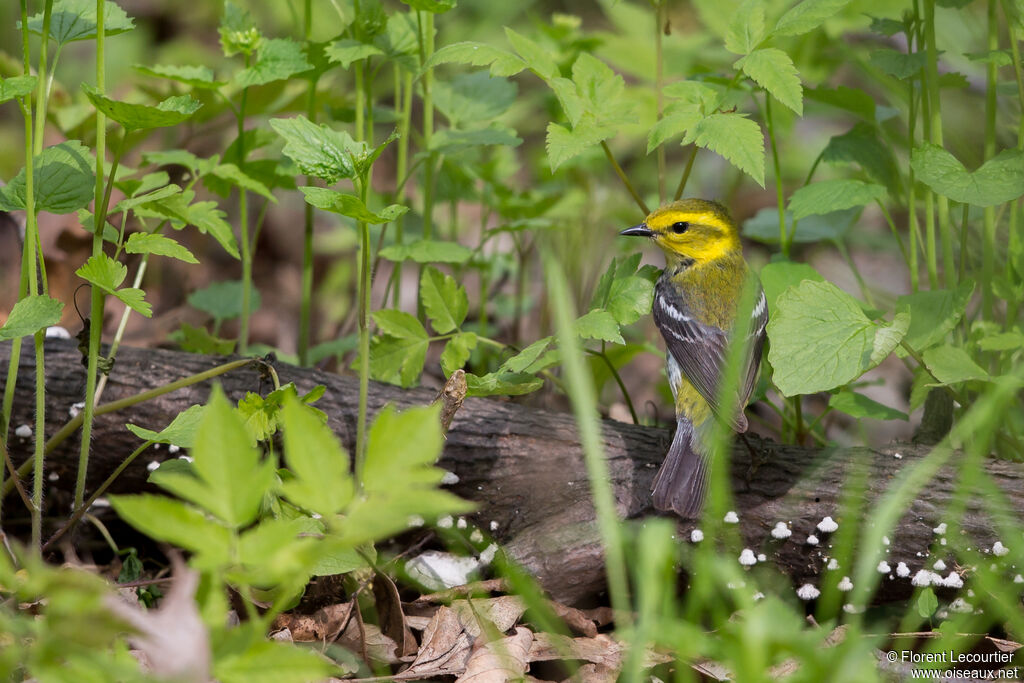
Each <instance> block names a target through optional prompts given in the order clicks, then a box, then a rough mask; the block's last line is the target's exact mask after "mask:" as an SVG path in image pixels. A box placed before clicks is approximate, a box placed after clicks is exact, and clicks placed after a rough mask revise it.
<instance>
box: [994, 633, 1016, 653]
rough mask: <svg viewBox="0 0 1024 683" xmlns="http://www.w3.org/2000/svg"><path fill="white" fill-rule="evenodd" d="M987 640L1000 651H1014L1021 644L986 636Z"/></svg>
mask: <svg viewBox="0 0 1024 683" xmlns="http://www.w3.org/2000/svg"><path fill="white" fill-rule="evenodd" d="M988 642H990V643H992V645H993V646H995V648H996V649H997V650H999V651H1000V652H1016V651H1017V650H1019V649H1020V648H1021V644H1020V643H1017V642H1014V641H1012V640H1005V639H1003V638H993V637H992V636H988Z"/></svg>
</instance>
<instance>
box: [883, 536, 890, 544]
mask: <svg viewBox="0 0 1024 683" xmlns="http://www.w3.org/2000/svg"><path fill="white" fill-rule="evenodd" d="M882 545H889V537H888V536H882Z"/></svg>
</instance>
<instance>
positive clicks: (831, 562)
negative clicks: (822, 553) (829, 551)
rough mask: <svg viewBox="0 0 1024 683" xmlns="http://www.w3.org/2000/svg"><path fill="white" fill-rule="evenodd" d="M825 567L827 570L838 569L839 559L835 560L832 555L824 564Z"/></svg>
mask: <svg viewBox="0 0 1024 683" xmlns="http://www.w3.org/2000/svg"><path fill="white" fill-rule="evenodd" d="M825 569H829V570H835V569H839V560H837V559H836V558H834V557H833V558H832V559H831V560H829V561H828V564H827V565H826V566H825Z"/></svg>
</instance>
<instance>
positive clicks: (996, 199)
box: [910, 142, 1024, 206]
mask: <svg viewBox="0 0 1024 683" xmlns="http://www.w3.org/2000/svg"><path fill="white" fill-rule="evenodd" d="M910 165H911V167H912V168H913V169H914V173H916V174H917V179H918V180H920V181H921V182H922V183H924V184H925V185H927V186H928V187H930V188H932V189H933V190H935V191H936V192H938V193H939V194H941V195H944V196H946V197H949V198H950V199H952V200H953V201H956V202H961V203H963V204H973V205H974V206H996V205H997V204H1003V203H1004V202H1008V201H1010V200H1013V199H1016V198H1017V197H1020V196H1021V195H1024V153H1022V152H1020V151H1018V150H1015V149H1008V150H1004V151H1002V152H1000V153H999V154H998V155H996V156H995V157H994V158H992V159H989V160H988V161H986V162H985V163H984V164H983V165H982V166H981V168H979V169H977V170H976V171H974V172H973V173H972V172H969V171H968V170H967V169H966V168H964V166H963V164H961V163H960V162H959V161H958V160H957V159H956V157H954V156H953V155H952V154H950V153H949V152H947V151H946V150H945V149H943V148H942V147H939V146H938V145H933V144H931V143H927V142H926V143H924V144H922V145H921V146H920V147H917V148H916V149H914V151H913V153H912V154H911V156H910Z"/></svg>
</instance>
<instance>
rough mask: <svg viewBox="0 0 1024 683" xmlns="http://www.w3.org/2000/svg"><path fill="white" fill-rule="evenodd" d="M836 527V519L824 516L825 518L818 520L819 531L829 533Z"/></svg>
mask: <svg viewBox="0 0 1024 683" xmlns="http://www.w3.org/2000/svg"><path fill="white" fill-rule="evenodd" d="M838 528H839V524H837V523H836V520H834V519H832V518H831V517H826V518H825V519H823V520H821V521H820V522H818V531H820V532H821V533H823V534H830V533H832V532H833V531H835V530H836V529H838Z"/></svg>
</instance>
